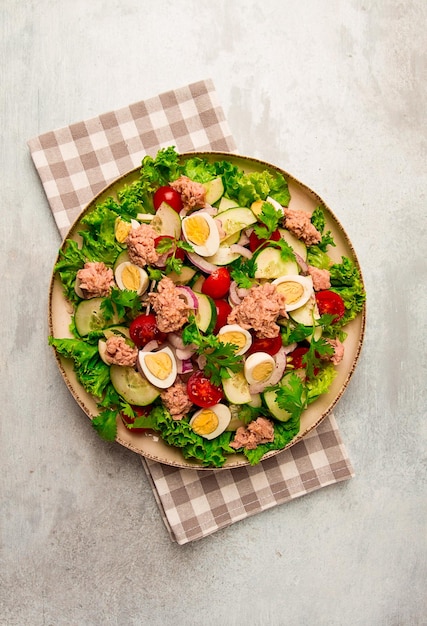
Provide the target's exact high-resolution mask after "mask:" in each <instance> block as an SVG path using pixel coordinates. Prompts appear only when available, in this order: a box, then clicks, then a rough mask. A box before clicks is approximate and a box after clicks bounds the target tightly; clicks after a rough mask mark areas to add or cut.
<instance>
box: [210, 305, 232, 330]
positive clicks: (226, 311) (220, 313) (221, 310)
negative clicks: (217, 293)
mask: <svg viewBox="0 0 427 626" xmlns="http://www.w3.org/2000/svg"><path fill="white" fill-rule="evenodd" d="M214 302H215V306H216V323H215V328H214V329H213V334H214V335H216V334H217V332H218V331H219V329H220V328H222V327H223V326H224V325H225V324H226V323H227V317H228V316H229V315H230V313H231V311H232V309H231V306H230V304H229V303H228V302H227V300H214Z"/></svg>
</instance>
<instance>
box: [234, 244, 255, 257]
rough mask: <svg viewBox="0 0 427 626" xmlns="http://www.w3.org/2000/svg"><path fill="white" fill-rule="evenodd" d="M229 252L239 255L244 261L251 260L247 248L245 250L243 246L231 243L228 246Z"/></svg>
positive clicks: (250, 254) (250, 253)
mask: <svg viewBox="0 0 427 626" xmlns="http://www.w3.org/2000/svg"><path fill="white" fill-rule="evenodd" d="M230 252H234V253H236V254H241V255H242V256H243V257H245V258H246V259H251V258H252V252H251V251H250V250H249V249H248V248H245V246H241V245H239V244H238V243H233V244H232V245H231V246H230Z"/></svg>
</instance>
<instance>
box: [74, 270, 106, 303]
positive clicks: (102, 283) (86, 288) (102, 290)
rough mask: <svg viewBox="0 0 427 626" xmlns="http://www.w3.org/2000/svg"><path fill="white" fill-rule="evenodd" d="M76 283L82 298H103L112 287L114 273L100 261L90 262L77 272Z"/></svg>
mask: <svg viewBox="0 0 427 626" xmlns="http://www.w3.org/2000/svg"><path fill="white" fill-rule="evenodd" d="M77 282H78V286H79V288H80V290H81V293H82V295H83V297H84V298H87V299H88V298H104V297H105V296H108V295H109V293H110V291H111V287H112V286H113V285H114V273H113V270H112V269H111V268H109V267H107V266H106V265H105V263H103V262H102V261H100V262H92V261H90V262H88V263H85V265H84V268H83V269H81V270H79V271H78V272H77Z"/></svg>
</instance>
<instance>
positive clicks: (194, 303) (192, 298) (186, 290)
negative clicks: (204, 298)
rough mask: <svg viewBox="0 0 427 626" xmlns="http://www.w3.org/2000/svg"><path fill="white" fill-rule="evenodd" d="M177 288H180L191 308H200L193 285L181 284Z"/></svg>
mask: <svg viewBox="0 0 427 626" xmlns="http://www.w3.org/2000/svg"><path fill="white" fill-rule="evenodd" d="M177 289H179V291H180V296H181V295H182V297H183V298H184V300H185V301H186V302H187V304H188V306H189V307H190V308H191V309H198V308H199V300H198V299H197V296H196V294H195V293H194V291H193V290H192V289H191V287H187V285H180V286H179V287H177Z"/></svg>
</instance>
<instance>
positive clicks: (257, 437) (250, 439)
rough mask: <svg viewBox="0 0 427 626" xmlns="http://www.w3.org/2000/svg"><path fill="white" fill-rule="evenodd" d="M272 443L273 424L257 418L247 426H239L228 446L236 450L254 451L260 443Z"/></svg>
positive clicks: (265, 419)
mask: <svg viewBox="0 0 427 626" xmlns="http://www.w3.org/2000/svg"><path fill="white" fill-rule="evenodd" d="M271 441H274V426H273V422H271V421H270V420H268V419H267V418H265V417H258V418H257V419H256V420H254V421H253V422H250V423H249V424H248V425H247V426H240V428H238V429H237V430H236V435H235V437H234V439H233V441H232V442H231V443H230V446H231V447H232V448H234V449H236V450H238V449H239V448H246V450H255V448H257V447H258V446H259V445H260V444H261V443H269V442H271Z"/></svg>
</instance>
